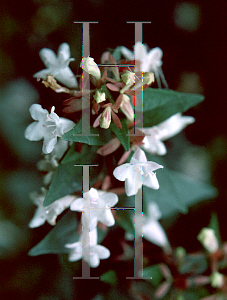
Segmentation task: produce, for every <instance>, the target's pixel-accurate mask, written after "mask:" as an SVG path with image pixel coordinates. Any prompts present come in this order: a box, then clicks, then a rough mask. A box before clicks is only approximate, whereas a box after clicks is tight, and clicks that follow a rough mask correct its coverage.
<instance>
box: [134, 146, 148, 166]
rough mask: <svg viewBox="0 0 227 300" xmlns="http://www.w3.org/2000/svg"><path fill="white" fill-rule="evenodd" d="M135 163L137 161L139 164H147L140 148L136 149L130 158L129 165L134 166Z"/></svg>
mask: <svg viewBox="0 0 227 300" xmlns="http://www.w3.org/2000/svg"><path fill="white" fill-rule="evenodd" d="M137 161H139V162H147V158H146V154H145V152H144V151H143V150H142V149H140V148H138V149H137V150H136V152H135V153H134V154H133V156H132V158H131V160H130V164H136V163H137Z"/></svg>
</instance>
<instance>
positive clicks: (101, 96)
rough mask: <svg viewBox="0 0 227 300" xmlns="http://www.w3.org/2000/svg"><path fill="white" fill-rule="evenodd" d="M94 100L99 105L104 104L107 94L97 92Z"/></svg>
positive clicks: (100, 91)
mask: <svg viewBox="0 0 227 300" xmlns="http://www.w3.org/2000/svg"><path fill="white" fill-rule="evenodd" d="M94 99H95V100H96V102H97V103H100V102H103V101H105V100H106V94H105V93H104V92H103V91H102V90H101V89H99V90H96V92H95V95H94Z"/></svg>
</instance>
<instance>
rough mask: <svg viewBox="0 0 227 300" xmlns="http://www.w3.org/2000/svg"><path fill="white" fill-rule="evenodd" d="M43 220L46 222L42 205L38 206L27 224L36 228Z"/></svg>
mask: <svg viewBox="0 0 227 300" xmlns="http://www.w3.org/2000/svg"><path fill="white" fill-rule="evenodd" d="M45 222H46V211H45V209H44V208H43V207H38V208H37V209H36V211H35V214H34V216H33V218H32V220H31V221H30V223H29V225H28V226H29V227H30V228H36V227H39V226H41V225H43V224H44V223H45Z"/></svg>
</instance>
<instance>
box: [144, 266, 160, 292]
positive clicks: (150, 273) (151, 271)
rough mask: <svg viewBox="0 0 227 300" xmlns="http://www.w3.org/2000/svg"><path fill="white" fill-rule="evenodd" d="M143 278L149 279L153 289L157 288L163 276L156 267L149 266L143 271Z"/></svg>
mask: <svg viewBox="0 0 227 300" xmlns="http://www.w3.org/2000/svg"><path fill="white" fill-rule="evenodd" d="M143 277H150V278H151V280H150V279H149V282H150V283H151V284H152V285H154V286H155V287H156V286H158V285H159V284H160V283H161V281H162V279H163V275H162V273H161V270H160V268H159V266H158V265H154V266H149V267H147V268H144V269H143Z"/></svg>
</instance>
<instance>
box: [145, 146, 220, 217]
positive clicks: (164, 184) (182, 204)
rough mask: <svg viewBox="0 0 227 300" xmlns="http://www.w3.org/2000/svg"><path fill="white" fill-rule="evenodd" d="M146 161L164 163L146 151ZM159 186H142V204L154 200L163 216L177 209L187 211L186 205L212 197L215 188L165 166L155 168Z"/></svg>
mask: <svg viewBox="0 0 227 300" xmlns="http://www.w3.org/2000/svg"><path fill="white" fill-rule="evenodd" d="M146 156H147V160H148V161H155V162H157V163H159V164H161V165H164V163H163V160H162V158H160V157H158V156H153V155H151V154H150V153H147V152H146ZM156 175H157V178H158V181H159V185H160V188H159V189H158V190H153V189H150V188H148V187H146V186H144V187H143V199H144V204H145V205H146V206H147V205H148V203H149V201H155V202H156V203H157V204H158V206H159V207H160V210H161V212H162V216H163V218H165V217H168V216H170V215H173V214H174V213H176V212H177V211H180V212H182V213H187V206H190V205H193V204H195V203H197V202H200V201H202V200H207V199H211V198H214V197H215V196H216V195H217V190H216V189H215V188H214V187H212V186H210V185H208V184H205V183H201V182H197V181H195V180H193V179H192V178H191V177H188V176H186V175H184V174H181V173H179V172H176V171H173V170H170V169H168V168H167V167H165V165H164V168H163V169H160V170H157V174H156Z"/></svg>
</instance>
